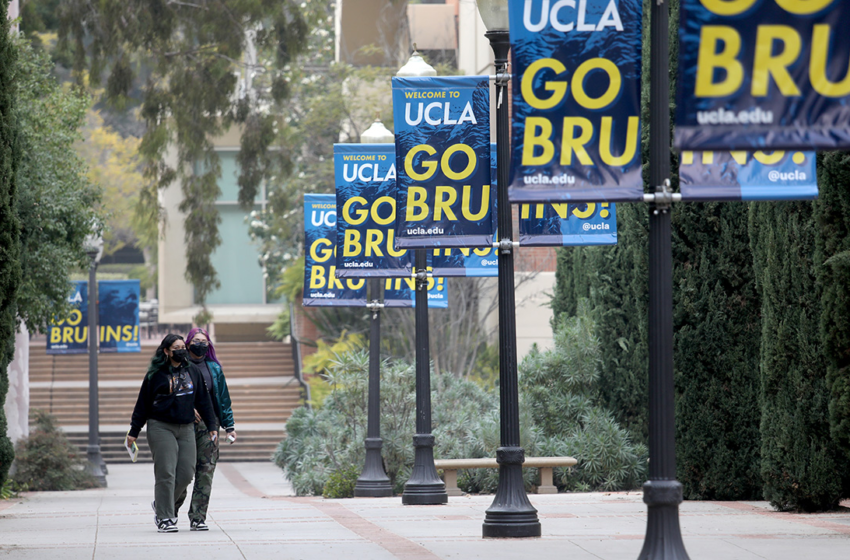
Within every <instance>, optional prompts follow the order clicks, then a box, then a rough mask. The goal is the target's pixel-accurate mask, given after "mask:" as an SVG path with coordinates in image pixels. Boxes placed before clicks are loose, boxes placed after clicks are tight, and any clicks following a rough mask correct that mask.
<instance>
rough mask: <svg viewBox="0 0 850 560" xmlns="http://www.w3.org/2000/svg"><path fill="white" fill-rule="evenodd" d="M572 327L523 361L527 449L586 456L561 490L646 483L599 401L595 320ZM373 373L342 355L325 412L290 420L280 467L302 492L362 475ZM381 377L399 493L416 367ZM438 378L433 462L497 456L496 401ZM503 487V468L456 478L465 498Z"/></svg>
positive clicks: (356, 357) (640, 462)
mask: <svg viewBox="0 0 850 560" xmlns="http://www.w3.org/2000/svg"><path fill="white" fill-rule="evenodd" d="M582 309H583V308H582ZM565 325H566V326H565V327H564V328H563V329H561V330H560V331H559V334H558V336H557V338H556V344H557V348H556V350H554V351H551V352H545V353H540V352H535V353H533V354H532V355H531V356H530V357H529V358H527V359H526V360H524V361H523V363H522V369H521V376H520V381H521V383H522V387H523V392H524V393H525V394H524V395H523V398H522V399H521V407H520V442H521V444H522V446H523V447H524V448H525V450H526V454H527V455H529V456H530V455H539V454H545V455H553V454H554V455H571V456H575V457H577V458H579V459H580V461H581V462H580V464H579V466H578V467H577V468H575V469H570V470H565V469H560V470H556V471H555V472H556V476H557V481H558V484H559V486H560V487H561V488H566V489H570V490H573V489H597V488H598V489H605V490H618V489H624V488H633V487H635V486H637V485H638V484H639V483H640V482H642V481H643V478H642V477H643V472H644V466H645V464H646V450H645V448H644V447H643V446H641V445H634V444H632V443H631V439H630V436H629V434H628V433H627V432H626V430H624V429H623V428H621V427H620V426H619V425H618V424H617V423H616V422H615V421H614V419H613V417H612V416H611V415H610V413H608V412H607V411H604V410H603V409H601V408H599V407H597V406H595V405H594V404H593V403H592V396H593V395H592V392H593V387H592V382H593V381H594V380H595V378H596V376H597V375H598V373H597V368H598V362H599V356H598V354H599V348H598V342H597V341H596V340H595V338H593V336H592V332H591V331H592V324H591V321H590V319H589V318H587V317H586V316H585V315H582V317H581V318H572V319H569V320H566V322H565ZM368 366H369V357H368V354H367V353H365V352H362V351H358V352H350V353H346V354H342V355H340V356H338V357H337V361H336V362H335V364H334V365H332V366H331V367H330V368H329V369H328V380H329V382H330V383H331V385H332V387H333V391H332V392H331V394H330V395H329V396H328V397H327V399H326V400H325V402H324V405H323V406H322V407H321V408H320V409H314V410H307V409H306V408H300V409H298V410H296V411H295V412H294V413H293V415H292V416H291V417H290V419H289V421H288V422H287V425H286V430H287V439H285V440H284V441H282V442H281V443H280V445H279V446H278V449H277V451H276V453H275V456H274V460H275V463H276V464H277V465H278V466H280V467H281V468H282V469H283V470H284V473H285V475H286V476H287V478H289V480H290V481H291V482H292V485H293V488H294V489H295V491H296V493H297V494H299V495H306V494H313V495H318V494H320V493H323V492H327V491H328V484H330V479H331V477H332V476H334V473H344V472H346V471H347V469H350V468H352V469H353V470H356V471H357V472H358V474H359V468H360V467H361V466H362V465H363V462H364V459H365V451H364V448H363V439H364V437H365V434H366V406H367V390H368ZM381 377H382V386H381V437H382V439H383V442H384V446H383V450H382V455H383V458H384V463H385V468H386V471H387V475H388V476H389V478H390V481H391V483H392V485H393V487H394V489H395V491H396V492H401V491H402V490H403V488H404V484H405V482H406V481H407V479H408V478H409V476H410V471H411V469H412V466H413V455H414V451H413V445H412V438H413V431H414V420H415V418H414V415H415V410H416V399H415V392H414V381H415V376H414V368H413V366H411V365H410V364H406V363H404V362H393V363H390V362H384V364H383V366H382V376H381ZM431 380H432V387H431V390H432V394H431V402H432V413H431V417H432V432H433V434H434V438H435V441H436V443H435V450H434V454H435V457H436V458H442V459H458V458H479V457H495V454H496V449H497V448H498V447H499V444H500V434H499V405H498V400H497V398H496V396H495V395H493V394H491V393H489V392H487V391H486V390H484V389H482V388H481V387H480V386H479V385H478V384H477V383H475V382H473V381H470V380H468V379H465V378H462V377H458V376H455V375H451V374H433V373H432V375H431ZM352 465H356V467H357V468H356V469H354V468H353V467H351V466H352ZM338 476H341V477H343V478H344V476H343V475H342V474H339V475H338ZM356 478H357V477H356V476H354V477H353V479H354V480H355V481H356ZM523 479H524V481H525V485H526V488H531V486H532V485H533V484H534V483H535V482H536V481H537V479H538V473H537V472H536V471H535V470H534V469H523ZM335 480H336V479H335ZM498 482H499V474H498V469H474V470H466V471H462V472H461V473H460V474H459V477H458V486H459V487H460V488H461V489H463V490H465V491H466V492H494V491H495V490H496V487H497V485H498ZM341 485H342V480H339V482H334V484H333V485H332V486H333V488H334V490H336V488H337V487H339V486H341ZM352 491H353V490H352Z"/></svg>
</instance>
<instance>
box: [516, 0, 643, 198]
mask: <svg viewBox="0 0 850 560" xmlns="http://www.w3.org/2000/svg"><path fill="white" fill-rule="evenodd" d="M508 10H509V16H510V38H511V55H512V58H513V69H512V73H513V76H514V77H513V80H512V81H513V115H512V132H511V169H510V178H509V181H510V184H509V191H508V194H509V197H510V200H511V202H615V201H630V202H636V201H641V200H643V179H642V177H641V156H640V89H641V85H640V82H641V33H642V29H643V25H642V21H641V17H642V15H641V13H642V2H641V0H575V1H569V2H567V1H557V2H555V1H553V2H549V0H510V3H509V5H508Z"/></svg>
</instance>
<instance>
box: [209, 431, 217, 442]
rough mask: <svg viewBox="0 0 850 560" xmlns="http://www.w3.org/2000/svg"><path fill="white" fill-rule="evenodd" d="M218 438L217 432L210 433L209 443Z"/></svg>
mask: <svg viewBox="0 0 850 560" xmlns="http://www.w3.org/2000/svg"><path fill="white" fill-rule="evenodd" d="M217 437H218V432H210V441H215V440H216V438H217Z"/></svg>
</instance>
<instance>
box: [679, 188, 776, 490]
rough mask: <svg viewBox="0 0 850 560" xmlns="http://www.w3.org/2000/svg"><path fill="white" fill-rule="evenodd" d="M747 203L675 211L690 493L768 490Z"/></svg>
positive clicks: (682, 477)
mask: <svg viewBox="0 0 850 560" xmlns="http://www.w3.org/2000/svg"><path fill="white" fill-rule="evenodd" d="M747 215H748V211H747V206H746V205H744V204H742V203H737V202H713V203H707V204H680V205H678V206H677V207H676V212H675V213H674V215H673V216H674V243H673V253H674V255H673V262H674V263H675V269H674V281H673V285H674V298H675V307H674V321H675V327H676V338H675V343H674V351H675V357H676V360H675V363H676V391H677V399H676V428H677V433H676V443H677V450H678V479H679V481H681V482H682V484H683V486H684V492H685V497H686V498H689V499H709V500H717V499H719V500H741V499H759V498H760V497H761V476H760V473H759V420H760V416H761V412H760V409H759V406H758V388H759V387H758V360H759V338H760V336H761V332H760V318H759V314H760V311H761V309H760V304H759V299H758V295H757V293H756V290H755V283H754V278H753V268H752V253H751V251H750V247H749V236H748V232H747Z"/></svg>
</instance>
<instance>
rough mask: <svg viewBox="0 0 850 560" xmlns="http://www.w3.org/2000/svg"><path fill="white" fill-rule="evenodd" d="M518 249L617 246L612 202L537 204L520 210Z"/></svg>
mask: <svg viewBox="0 0 850 560" xmlns="http://www.w3.org/2000/svg"><path fill="white" fill-rule="evenodd" d="M519 244H520V247H564V246H576V245H616V244H617V214H616V210H615V208H614V205H613V204H612V203H608V202H587V203H566V202H562V203H552V204H548V203H537V204H521V205H520V207H519Z"/></svg>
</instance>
